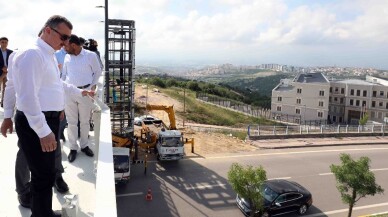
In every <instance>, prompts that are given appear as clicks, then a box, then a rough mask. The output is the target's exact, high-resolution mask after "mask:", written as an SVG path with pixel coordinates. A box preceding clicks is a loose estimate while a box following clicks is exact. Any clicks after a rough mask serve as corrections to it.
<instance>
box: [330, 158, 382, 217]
mask: <svg viewBox="0 0 388 217" xmlns="http://www.w3.org/2000/svg"><path fill="white" fill-rule="evenodd" d="M340 159H341V162H342V164H341V165H334V164H332V165H331V166H330V170H331V172H333V173H334V175H335V178H336V180H337V189H338V191H339V192H340V193H341V198H342V201H343V202H344V203H346V204H349V212H348V217H351V216H352V210H353V207H354V205H355V204H356V202H357V201H358V200H360V199H361V198H363V197H366V196H367V195H372V196H373V195H375V194H381V193H383V192H384V189H382V188H381V186H380V185H377V184H376V179H375V176H374V174H373V172H371V171H370V170H369V169H370V166H369V164H370V159H369V158H368V157H361V158H360V159H359V160H358V161H355V160H353V159H352V158H351V157H350V155H349V154H344V153H342V154H341V155H340Z"/></svg>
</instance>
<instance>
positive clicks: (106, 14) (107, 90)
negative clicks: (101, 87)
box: [105, 0, 109, 103]
mask: <svg viewBox="0 0 388 217" xmlns="http://www.w3.org/2000/svg"><path fill="white" fill-rule="evenodd" d="M108 20H109V19H108V0H105V89H106V94H105V95H106V96H105V97H106V101H105V103H109V52H108V48H109V44H108V28H109V23H108Z"/></svg>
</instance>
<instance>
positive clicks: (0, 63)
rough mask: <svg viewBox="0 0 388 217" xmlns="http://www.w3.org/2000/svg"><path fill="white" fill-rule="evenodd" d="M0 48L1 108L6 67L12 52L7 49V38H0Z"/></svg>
mask: <svg viewBox="0 0 388 217" xmlns="http://www.w3.org/2000/svg"><path fill="white" fill-rule="evenodd" d="M0 46H1V54H2V55H1V58H0V69H1V70H0V86H1V102H0V103H1V107H3V100H4V90H5V83H6V82H7V72H8V70H7V66H8V58H9V56H10V55H11V53H12V52H13V51H12V50H10V49H8V48H7V47H8V38H6V37H1V38H0Z"/></svg>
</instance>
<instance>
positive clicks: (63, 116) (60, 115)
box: [59, 111, 65, 121]
mask: <svg viewBox="0 0 388 217" xmlns="http://www.w3.org/2000/svg"><path fill="white" fill-rule="evenodd" d="M64 118H65V112H64V111H61V114H59V120H60V121H63V119H64Z"/></svg>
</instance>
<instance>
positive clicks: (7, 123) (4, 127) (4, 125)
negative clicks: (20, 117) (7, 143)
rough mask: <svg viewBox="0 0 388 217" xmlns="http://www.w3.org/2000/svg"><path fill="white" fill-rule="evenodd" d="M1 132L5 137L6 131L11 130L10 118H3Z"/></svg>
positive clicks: (11, 122) (10, 131)
mask: <svg viewBox="0 0 388 217" xmlns="http://www.w3.org/2000/svg"><path fill="white" fill-rule="evenodd" d="M0 130H1V134H3V136H4V137H7V131H8V130H9V133H12V132H13V121H12V119H11V118H4V120H3V123H2V124H1V129H0Z"/></svg>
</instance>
